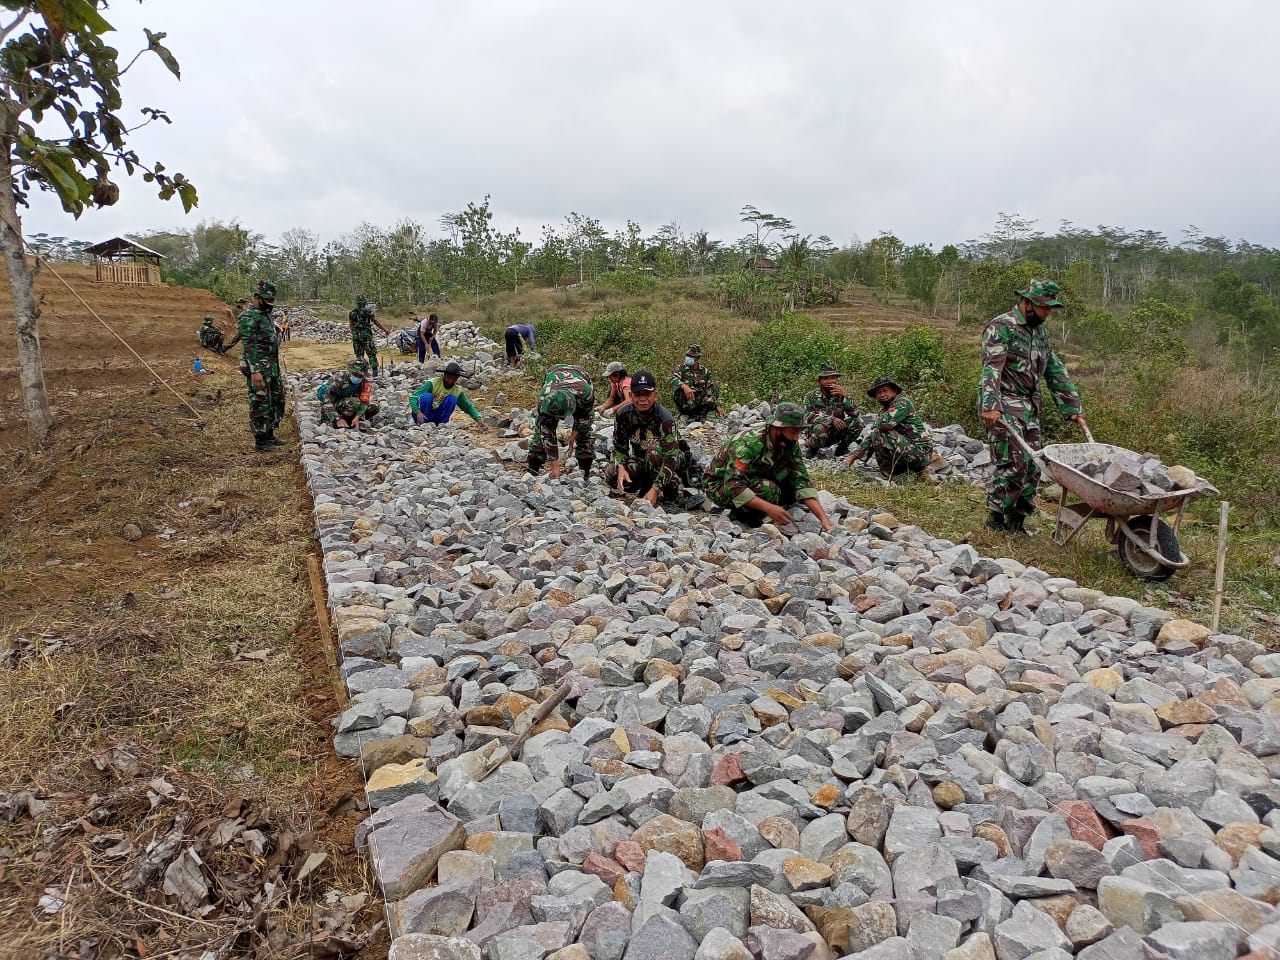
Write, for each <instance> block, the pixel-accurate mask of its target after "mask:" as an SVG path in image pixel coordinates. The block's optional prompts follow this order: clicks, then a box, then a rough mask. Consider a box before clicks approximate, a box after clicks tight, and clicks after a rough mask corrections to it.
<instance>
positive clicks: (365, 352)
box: [347, 294, 391, 376]
mask: <svg viewBox="0 0 1280 960" xmlns="http://www.w3.org/2000/svg"><path fill="white" fill-rule="evenodd" d="M375 326H376V327H377V328H378V329H379V330H381V331H382V334H383V336H387V335H389V334H390V333H391V331H390V330H388V329H387V328H386V327H384V326H383V325H382V321H381V320H379V319H378V318H377V317H375V316H374V315H373V307H371V306H369V301H368V300H367V299H365V297H364V295H363V294H362V295H360V296H358V297H356V308H355V309H354V310H352V311H351V312H350V313H349V314H347V327H348V328H349V329H350V330H351V349H352V351H353V352H354V353H355V355H356V359H357V360H364V359H365V358H366V357H367V358H368V361H369V369H370V371H371V372H372V373H373V375H374V376H376V375H377V373H378V347H377V345H376V344H375V343H374V339H373V328H374V327H375Z"/></svg>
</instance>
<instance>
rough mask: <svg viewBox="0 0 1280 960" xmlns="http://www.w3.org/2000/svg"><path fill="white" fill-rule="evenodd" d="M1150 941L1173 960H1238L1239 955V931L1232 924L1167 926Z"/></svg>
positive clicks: (1191, 922) (1173, 924) (1148, 938)
mask: <svg viewBox="0 0 1280 960" xmlns="http://www.w3.org/2000/svg"><path fill="white" fill-rule="evenodd" d="M1146 939H1147V943H1149V944H1151V946H1153V947H1155V948H1156V949H1157V950H1159V951H1160V952H1161V953H1163V954H1165V955H1166V956H1169V957H1172V958H1173V960H1235V956H1236V929H1235V927H1233V926H1232V925H1231V924H1229V923H1212V922H1209V921H1204V920H1199V921H1190V922H1174V923H1166V924H1165V925H1164V926H1162V927H1160V928H1159V929H1158V930H1154V931H1152V932H1151V933H1149V934H1148V935H1147V938H1146Z"/></svg>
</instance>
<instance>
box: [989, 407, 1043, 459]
mask: <svg viewBox="0 0 1280 960" xmlns="http://www.w3.org/2000/svg"><path fill="white" fill-rule="evenodd" d="M996 423H998V424H999V425H1000V429H1001V430H1003V431H1004V432H1005V435H1006V436H1008V437H1009V439H1011V440H1012V441H1013V442H1014V443H1016V444H1017V445H1018V446H1020V447H1021V448H1022V450H1023V452H1024V453H1025V454H1026V455H1027V456H1028V457H1030V458H1031V459H1032V460H1043V459H1044V454H1043V453H1042V452H1041V451H1039V450H1035V449H1033V448H1032V446H1031V444H1029V443H1027V441H1026V440H1024V439H1023V438H1022V434H1021V433H1020V432H1019V431H1017V430H1015V429H1013V423H1012V422H1011V421H1010V420H1009V418H1008V417H1004V416H1002V417H1001V418H1000V419H999V420H997V421H996Z"/></svg>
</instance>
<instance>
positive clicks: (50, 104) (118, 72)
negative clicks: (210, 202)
mask: <svg viewBox="0 0 1280 960" xmlns="http://www.w3.org/2000/svg"><path fill="white" fill-rule="evenodd" d="M0 6H2V7H3V8H4V9H5V10H6V11H7V16H8V19H7V21H6V20H4V19H0V43H3V46H2V47H0V146H2V147H3V150H4V162H5V166H6V173H7V179H8V189H0V252H3V254H4V259H5V265H6V267H7V268H8V273H9V286H10V287H11V289H12V291H13V307H14V315H15V317H16V320H17V335H18V370H19V377H20V379H21V382H22V401H23V406H24V407H25V409H26V416H27V429H28V432H29V433H30V435H31V439H32V441H33V442H35V443H40V442H42V441H43V440H44V438H45V437H46V436H47V435H48V433H49V428H50V427H51V426H52V424H53V415H52V413H51V412H50V409H49V395H48V392H47V391H46V390H45V384H44V367H43V361H42V359H41V354H40V332H39V325H38V324H39V317H40V311H39V309H38V308H37V306H36V302H35V295H34V291H33V287H34V282H35V270H34V268H33V266H32V265H31V264H29V263H28V262H27V259H26V253H25V250H24V241H23V236H22V221H21V219H20V218H19V216H18V206H19V204H21V205H22V206H26V203H27V197H28V195H29V194H30V191H31V189H32V188H33V187H34V188H36V189H39V190H48V191H51V192H53V193H54V194H56V195H57V197H58V200H59V201H60V202H61V204H62V208H63V209H64V210H65V211H67V213H70V214H71V215H72V216H74V217H79V216H80V214H81V213H83V212H84V209H85V207H88V206H98V207H105V206H110V205H111V204H113V203H115V202H116V200H117V199H118V198H119V196H120V188H119V187H118V186H117V185H116V184H115V183H114V182H113V181H112V179H111V175H112V172H113V169H114V170H119V169H120V168H123V169H124V172H125V174H126V176H132V175H133V174H134V173H136V172H138V171H142V178H143V179H144V180H146V181H147V182H148V183H154V184H155V185H156V187H157V189H158V192H159V196H160V199H162V200H168V199H171V198H173V197H177V198H178V199H180V200H181V201H182V206H183V208H184V209H185V210H187V211H190V210H191V208H192V207H194V206H195V205H196V201H197V198H196V188H195V185H194V184H192V183H191V182H190V181H189V180H187V178H186V177H184V176H183V175H182V174H180V173H174V174H169V173H167V172H166V171H165V168H164V165H163V164H160V163H155V164H152V165H151V166H149V167H148V166H146V165H144V164H143V163H142V162H141V161H140V160H139V158H138V155H137V153H136V152H135V151H133V150H131V149H129V147H128V142H127V141H128V137H129V134H131V133H133V131H135V130H137V129H138V127H141V126H146V125H147V124H149V123H153V122H154V121H156V120H162V121H164V122H165V123H168V122H169V118H168V116H167V115H166V114H165V113H164V111H162V110H157V109H154V108H152V107H143V108H142V110H141V114H142V121H141V122H140V123H138V124H136V125H135V126H133V127H130V126H129V125H128V123H127V122H126V121H125V119H124V118H123V117H122V114H121V111H122V109H123V98H122V96H121V92H120V80H121V77H123V76H124V74H126V73H127V72H128V71H129V68H130V67H132V66H133V64H134V63H135V62H136V61H137V59H138V57H140V56H142V54H143V53H154V54H155V55H156V56H158V57H159V58H160V60H161V62H162V63H163V64H164V65H165V66H166V67H167V68H168V69H169V71H170V72H171V73H172V74H173V75H174V76H175V77H180V71H179V68H178V61H177V60H176V59H174V56H173V54H172V53H170V52H169V50H168V48H167V47H165V46H164V44H163V43H162V42H161V41H163V40H164V38H165V34H163V33H152V32H151V31H150V30H144V33H145V34H146V38H147V46H146V48H145V49H144V50H142V51H140V52H139V53H138V54H137V55H136V56H135V57H134V58H133V60H131V61H129V63H128V64H127V65H126V66H125V67H124V68H123V69H121V68H120V65H119V62H118V57H119V51H117V50H116V48H115V47H113V46H111V45H110V44H108V43H107V41H106V39H105V38H106V36H107V35H108V34H110V33H112V32H114V28H113V27H112V26H111V24H109V23H108V22H107V21H106V20H104V19H103V18H102V15H101V14H100V13H99V12H98V11H99V8H104V9H105V7H106V2H105V0H27V2H18V0H3V3H0ZM58 121H61V125H62V127H63V128H65V129H59V128H57V122H58ZM58 134H60V135H58Z"/></svg>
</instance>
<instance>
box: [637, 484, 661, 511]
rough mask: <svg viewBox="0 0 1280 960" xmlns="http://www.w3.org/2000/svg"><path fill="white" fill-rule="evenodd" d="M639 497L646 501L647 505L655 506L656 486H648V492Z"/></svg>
mask: <svg viewBox="0 0 1280 960" xmlns="http://www.w3.org/2000/svg"><path fill="white" fill-rule="evenodd" d="M640 499H641V500H645V501H648V503H649V506H651V507H656V506H657V505H658V488H657V487H650V488H649V492H648V493H646V494H645V495H644V496H643V497H641V498H640Z"/></svg>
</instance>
